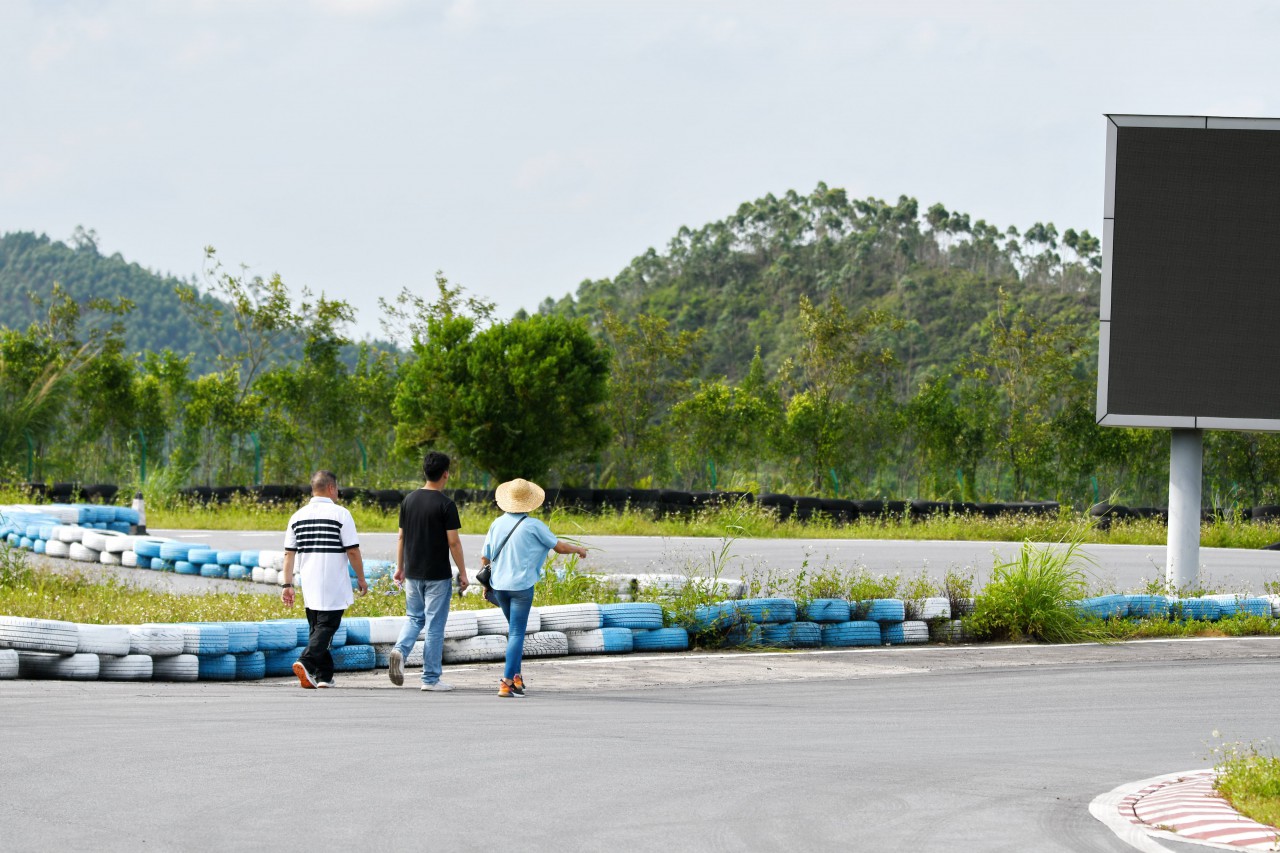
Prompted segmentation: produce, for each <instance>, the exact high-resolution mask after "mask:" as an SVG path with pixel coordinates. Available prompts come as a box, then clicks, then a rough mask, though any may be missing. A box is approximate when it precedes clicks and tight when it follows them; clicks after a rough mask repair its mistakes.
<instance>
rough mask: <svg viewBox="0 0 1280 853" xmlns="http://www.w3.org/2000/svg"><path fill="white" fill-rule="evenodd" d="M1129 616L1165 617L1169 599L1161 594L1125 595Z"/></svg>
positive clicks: (1167, 614) (1167, 615)
mask: <svg viewBox="0 0 1280 853" xmlns="http://www.w3.org/2000/svg"><path fill="white" fill-rule="evenodd" d="M1125 601H1126V603H1127V606H1128V613H1129V615H1130V616H1136V617H1138V618H1140V619H1167V618H1168V617H1169V599H1168V598H1167V597H1166V596H1163V595H1126V596H1125Z"/></svg>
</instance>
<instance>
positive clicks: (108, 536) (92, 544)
mask: <svg viewBox="0 0 1280 853" xmlns="http://www.w3.org/2000/svg"><path fill="white" fill-rule="evenodd" d="M80 544H81V545H83V546H84V547H86V548H89V549H90V550H93V551H112V552H114V553H116V554H119V553H120V552H121V551H127V550H129V549H130V548H131V547H133V537H132V536H125V535H124V534H123V533H117V532H116V531H114V530H86V531H85V532H84V535H83V536H81V537H80ZM112 545H114V546H115V547H111V546H112Z"/></svg>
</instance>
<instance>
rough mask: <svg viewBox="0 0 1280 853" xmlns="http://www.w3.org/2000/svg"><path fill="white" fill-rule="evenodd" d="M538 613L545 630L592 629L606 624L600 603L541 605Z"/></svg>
mask: <svg viewBox="0 0 1280 853" xmlns="http://www.w3.org/2000/svg"><path fill="white" fill-rule="evenodd" d="M538 614H539V615H540V616H541V617H542V630H545V631H590V630H593V629H595V628H599V627H601V626H603V625H604V616H603V615H602V614H601V612H600V605H599V604H594V603H585V604H553V605H551V606H550V607H539V608H538Z"/></svg>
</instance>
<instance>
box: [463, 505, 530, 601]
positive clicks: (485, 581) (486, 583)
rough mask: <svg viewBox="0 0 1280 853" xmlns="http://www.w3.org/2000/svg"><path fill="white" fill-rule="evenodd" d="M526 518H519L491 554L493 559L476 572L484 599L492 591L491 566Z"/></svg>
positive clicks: (523, 516)
mask: <svg viewBox="0 0 1280 853" xmlns="http://www.w3.org/2000/svg"><path fill="white" fill-rule="evenodd" d="M528 517H529V516H527V515H522V516H520V520H519V521H517V522H516V524H515V527H512V528H511V530H510V531H509V532H508V533H507V535H506V536H505V537H504V538H503V540H502V544H501V545H499V546H498V550H496V551H494V552H493V559H492V560H490V561H489V565H487V566H485V567H484V568H483V569H481V570H480V571H478V572H476V580H477V581H479V582H480V585H481V586H482V587H484V597H485V598H486V599H488V598H489V593H490V592H491V591H492V589H493V586H492V584H491V583H490V582H491V581H492V580H493V571H492V570H493V564H494V563H496V562H498V555H499V554H501V553H502V549H503V548H505V547H507V543H508V542H510V541H511V534H512V533H515V532H516V527H519V526H520V525H522V524H524V520H525V519H526V518H528Z"/></svg>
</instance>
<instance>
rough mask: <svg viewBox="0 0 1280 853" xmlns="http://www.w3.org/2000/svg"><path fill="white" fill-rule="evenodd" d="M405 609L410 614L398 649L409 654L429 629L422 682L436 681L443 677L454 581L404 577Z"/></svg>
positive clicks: (426, 637)
mask: <svg viewBox="0 0 1280 853" xmlns="http://www.w3.org/2000/svg"><path fill="white" fill-rule="evenodd" d="M404 591H405V599H404V610H405V613H406V614H407V615H408V617H409V621H408V622H406V623H405V625H404V630H402V631H401V632H400V640H399V641H398V642H397V643H396V648H397V649H399V650H400V654H402V655H404V657H406V658H408V657H409V652H410V651H412V650H413V644H414V643H415V642H417V640H418V635H419V634H421V633H422V627H423V626H424V625H425V626H426V628H427V632H426V635H425V636H423V638H422V683H423V684H435V683H436V682H437V681H439V680H440V656H441V655H442V654H444V623H445V620H447V619H448V618H449V598H450V597H451V596H452V595H453V581H452V580H441V581H426V580H416V579H414V578H405V579H404Z"/></svg>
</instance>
